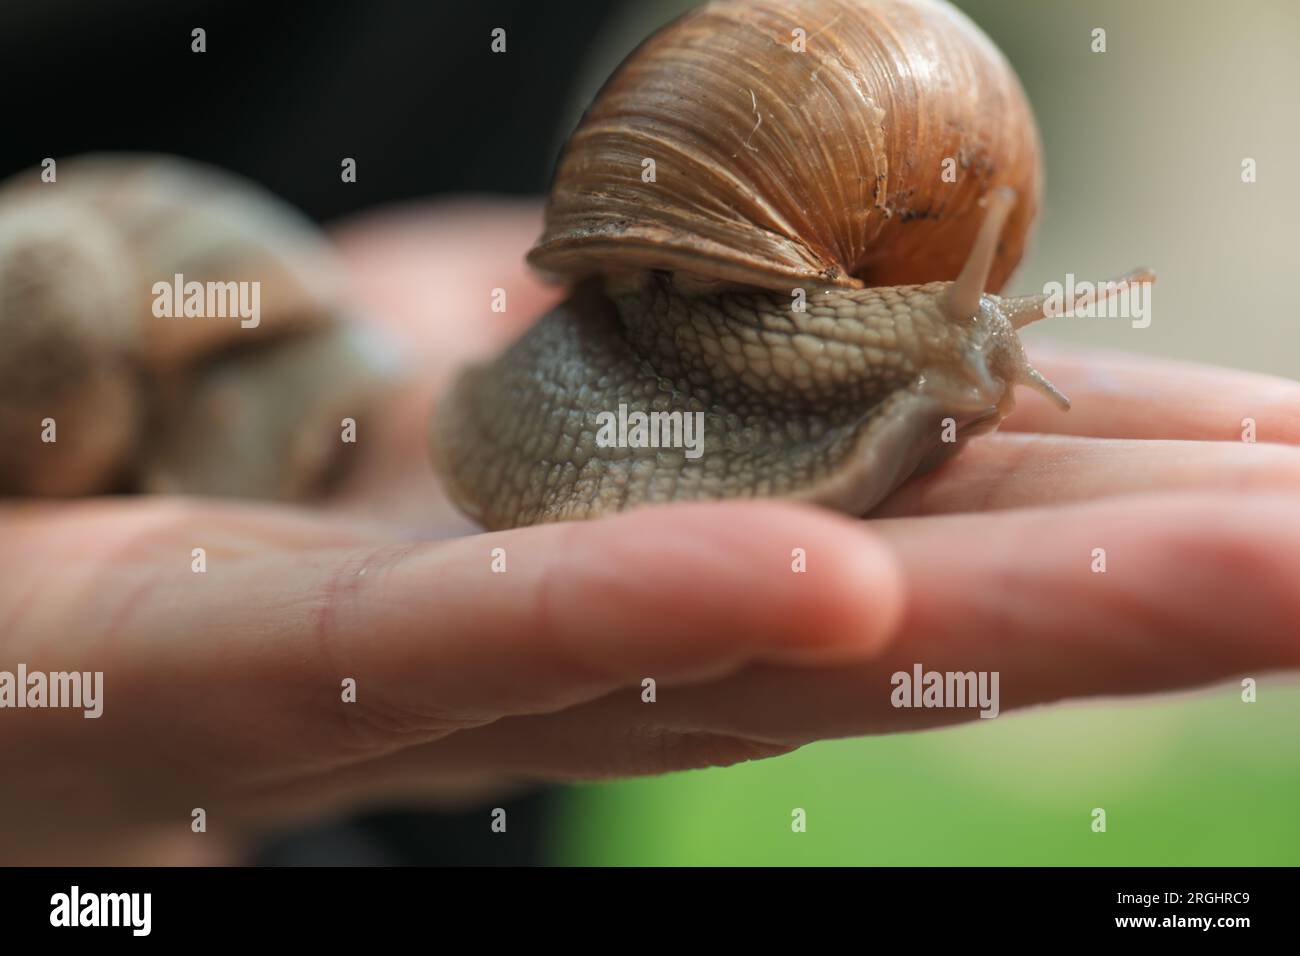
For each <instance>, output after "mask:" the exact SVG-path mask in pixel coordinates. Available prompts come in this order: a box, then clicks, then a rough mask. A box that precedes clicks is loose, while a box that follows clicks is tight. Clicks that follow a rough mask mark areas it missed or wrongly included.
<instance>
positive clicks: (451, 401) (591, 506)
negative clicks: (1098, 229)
mask: <svg viewBox="0 0 1300 956" xmlns="http://www.w3.org/2000/svg"><path fill="white" fill-rule="evenodd" d="M800 32H801V33H802V34H803V35H804V36H805V37H806V38H807V41H806V48H805V49H803V50H801V51H796V50H794V49H793V48H792V46H791V37H792V36H796V35H797V34H798V33H800ZM648 160H653V163H652V164H648ZM651 165H652V166H653V168H654V172H655V175H654V176H644V175H642V173H643V170H646V169H648V168H650V166H651ZM945 168H946V169H947V170H948V173H949V175H946V176H945V175H944V173H943V170H944V169H945ZM1041 188H1042V168H1041V160H1040V147H1039V140H1038V134H1037V130H1036V128H1035V124H1034V120H1033V115H1032V113H1031V112H1030V110H1029V106H1028V102H1027V101H1026V99H1025V96H1024V93H1023V91H1022V90H1021V88H1020V85H1019V82H1018V80H1017V79H1016V77H1015V74H1014V72H1013V71H1012V70H1011V68H1010V66H1009V65H1008V64H1007V63H1006V61H1005V60H1004V59H1003V57H1002V56H1001V54H1000V53H999V52H998V51H997V49H996V48H995V47H994V46H993V44H992V43H991V42H990V41H989V40H988V38H987V37H985V36H984V35H983V34H982V33H981V32H980V31H979V30H978V28H976V27H975V26H974V25H973V24H972V23H971V22H970V21H969V20H967V19H966V18H965V17H964V16H963V15H961V14H960V13H959V12H957V11H956V10H955V9H953V8H952V7H951V6H949V5H948V4H946V3H943V2H941V0H743V2H742V0H715V2H713V3H709V4H707V5H705V6H703V7H701V8H700V9H698V10H696V11H694V12H692V13H690V14H688V15H687V16H685V17H683V18H682V19H681V20H678V21H676V22H675V23H673V24H670V25H669V26H667V27H665V28H664V29H663V30H661V31H660V32H658V33H657V34H655V35H654V36H652V37H651V38H649V39H648V40H646V41H645V42H644V43H643V44H642V45H641V46H640V47H639V48H638V49H637V50H636V51H635V52H634V53H633V54H632V55H631V56H630V57H629V58H628V59H627V60H626V61H624V63H623V64H622V65H621V66H620V67H619V68H618V70H617V71H615V73H614V75H613V76H612V77H611V78H610V79H609V80H608V81H607V82H606V84H605V86H604V87H603V88H602V90H601V92H600V94H599V95H598V96H597V98H596V100H595V102H594V103H593V104H592V105H591V107H590V108H589V109H588V111H587V113H586V115H585V116H584V118H583V120H582V122H581V123H580V124H579V125H578V127H577V129H576V130H575V131H574V133H573V135H572V136H571V138H570V140H569V143H568V144H567V146H566V147H565V149H564V151H563V153H562V154H561V157H560V160H559V164H558V166H557V170H556V176H555V181H554V183H553V185H552V189H551V193H550V197H549V200H548V203H547V210H546V225H545V230H544V232H543V234H542V236H541V238H540V239H539V240H538V242H537V244H536V245H535V246H534V248H533V249H532V251H531V252H530V253H529V257H528V258H529V261H530V263H531V264H532V265H533V266H534V267H536V268H537V269H539V270H541V271H542V272H543V273H546V274H549V275H552V276H556V277H560V278H564V279H567V280H569V281H571V282H575V283H577V284H578V286H577V289H576V291H575V292H574V294H573V295H572V297H571V298H569V299H568V300H567V301H566V302H564V303H563V304H562V305H560V306H559V307H557V308H556V309H554V310H553V311H552V312H550V313H549V314H547V315H546V316H544V317H543V318H542V319H541V320H540V321H539V322H538V323H537V324H536V325H535V326H534V327H533V328H532V329H531V330H530V331H528V332H527V333H525V334H524V336H523V337H522V338H521V339H520V340H519V341H517V342H516V343H515V344H514V345H512V346H511V347H509V348H508V349H507V350H506V351H505V352H504V353H503V354H502V355H501V356H499V357H498V358H497V359H496V360H495V361H493V362H490V363H488V364H486V365H483V366H479V367H476V368H473V369H470V370H468V371H466V372H465V373H463V374H462V375H461V377H460V378H459V379H458V380H457V381H455V382H454V383H453V384H452V386H451V388H450V389H449V390H448V392H447V393H446V394H445V395H444V396H442V397H441V399H440V401H439V404H438V405H437V407H436V408H435V412H434V417H433V421H432V425H431V445H432V454H433V459H434V463H435V466H436V468H437V470H438V471H439V473H440V474H441V476H442V479H443V482H444V485H445V486H446V488H447V490H448V493H449V495H450V497H451V498H452V500H453V501H454V502H455V503H456V504H457V505H458V506H459V507H460V508H461V509H462V510H464V511H465V512H466V513H467V514H468V515H470V516H471V517H473V518H475V519H476V520H478V521H479V522H481V523H482V524H484V525H485V526H486V527H488V528H490V529H498V528H506V527H512V526H516V525H528V524H534V523H538V522H546V521H560V520H566V519H572V518H590V517H595V516H598V515H601V514H605V513H608V512H612V511H618V510H621V509H624V508H628V507H633V506H636V505H640V504H649V503H662V502H671V501H685V500H695V499H719V498H736V497H753V496H778V497H784V498H792V499H797V500H803V501H809V502H814V503H817V504H821V505H824V506H826V507H830V508H834V509H836V510H839V511H843V512H845V513H848V514H851V515H865V514H867V513H868V512H869V511H870V510H871V509H872V508H873V507H874V506H875V505H876V504H878V503H879V502H880V501H881V500H882V499H883V498H884V497H885V496H886V495H888V494H889V492H890V491H892V490H893V489H894V488H895V487H897V486H898V485H899V484H900V483H901V482H902V481H904V480H906V479H907V477H908V476H910V475H912V474H914V473H915V472H916V471H918V470H922V469H926V468H929V467H932V466H934V465H935V464H937V463H938V462H941V461H942V460H943V459H945V458H946V457H948V456H949V455H951V454H953V453H954V452H955V451H957V450H958V449H959V448H960V447H961V445H962V443H963V442H964V441H965V440H966V439H968V438H969V437H971V436H973V435H977V434H980V433H983V432H987V431H990V430H992V429H994V428H996V427H997V426H998V424H999V423H1000V422H1001V421H1002V419H1003V418H1004V417H1005V416H1006V415H1007V414H1008V413H1009V412H1010V411H1011V409H1012V407H1013V406H1014V397H1013V388H1014V386H1015V385H1017V384H1023V385H1028V386H1030V387H1033V388H1035V389H1037V390H1039V391H1041V392H1043V393H1045V394H1046V395H1048V396H1049V397H1050V398H1052V399H1053V400H1054V401H1056V402H1057V403H1058V404H1059V405H1060V406H1061V407H1062V408H1068V404H1069V403H1068V401H1067V400H1066V398H1065V396H1063V395H1061V394H1060V392H1058V391H1057V390H1056V389H1055V388H1053V387H1052V386H1051V385H1050V384H1049V383H1048V382H1047V381H1046V380H1045V379H1044V378H1043V377H1042V376H1041V375H1039V373H1038V372H1037V371H1035V370H1034V369H1033V368H1032V366H1030V364H1029V362H1028V360H1027V359H1026V358H1025V354H1024V351H1023V349H1022V348H1021V344H1020V340H1019V337H1018V335H1017V329H1019V328H1020V327H1022V326H1024V325H1026V324H1028V323H1029V322H1031V321H1033V320H1034V319H1036V318H1041V317H1043V315H1044V314H1045V305H1046V297H1044V296H1028V297H1019V298H1000V297H998V296H997V295H994V294H992V293H994V292H996V291H997V290H999V289H1000V288H1001V287H1002V285H1003V283H1004V282H1005V280H1006V278H1007V277H1008V275H1009V274H1010V272H1011V270H1012V269H1014V267H1015V266H1016V264H1017V263H1018V262H1019V260H1020V258H1021V255H1022V253H1023V250H1024V245H1025V242H1026V239H1027V236H1028V233H1029V230H1030V227H1031V225H1032V222H1033V219H1034V214H1035V212H1036V210H1037V206H1038V200H1039V194H1040V191H1041ZM1145 277H1146V274H1145V273H1134V274H1133V275H1132V276H1130V277H1129V278H1130V279H1131V280H1139V279H1143V278H1145ZM986 290H991V291H990V292H986ZM801 296H802V298H801ZM620 409H626V410H627V411H629V412H639V413H643V414H647V415H649V414H653V413H656V412H659V413H667V414H669V415H672V414H678V415H681V416H683V421H685V418H687V417H690V416H697V417H695V418H692V419H691V420H692V421H693V422H698V421H700V420H701V417H702V422H703V440H702V448H700V449H696V450H698V451H700V452H701V453H700V454H698V455H697V456H691V457H688V456H687V455H686V454H685V453H684V449H683V448H680V447H638V445H639V442H640V439H639V438H638V439H637V440H635V441H623V442H620V443H616V444H614V445H610V444H609V442H608V440H607V439H608V437H609V436H608V435H602V433H601V428H602V427H603V426H604V425H605V424H607V423H608V421H609V416H612V415H614V414H616V413H618V412H619V410H620ZM660 437H662V436H660ZM652 441H653V438H652ZM674 444H679V442H676V443H674ZM620 445H622V446H628V445H630V446H633V447H620Z"/></svg>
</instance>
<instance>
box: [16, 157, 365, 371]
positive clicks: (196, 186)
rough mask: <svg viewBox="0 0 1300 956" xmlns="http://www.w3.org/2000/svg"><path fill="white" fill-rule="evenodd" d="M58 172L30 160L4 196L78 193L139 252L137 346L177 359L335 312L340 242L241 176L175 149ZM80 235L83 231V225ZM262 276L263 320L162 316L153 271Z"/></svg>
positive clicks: (167, 361) (56, 197) (134, 285)
mask: <svg viewBox="0 0 1300 956" xmlns="http://www.w3.org/2000/svg"><path fill="white" fill-rule="evenodd" d="M57 168H58V180H57V182H55V183H42V182H41V181H40V178H39V170H29V171H27V172H25V173H22V174H19V175H18V176H15V177H13V178H12V179H10V180H9V181H8V182H7V183H6V184H5V185H4V186H3V188H0V208H3V206H4V205H6V204H8V203H10V202H12V201H15V200H16V199H18V198H20V197H23V198H25V199H26V200H27V201H34V202H36V201H39V202H47V201H49V202H55V201H57V202H63V203H74V202H76V203H81V204H82V205H83V207H84V208H85V210H86V213H85V214H86V215H88V216H89V215H95V214H98V215H99V216H101V217H102V218H103V221H104V223H105V224H106V228H109V229H111V230H112V231H113V232H114V233H115V234H116V235H117V236H118V237H119V238H120V241H121V242H122V243H123V244H124V245H125V246H126V248H127V249H128V250H129V252H130V261H131V268H130V270H129V272H128V273H127V274H128V275H129V277H130V278H129V281H130V288H131V297H130V306H131V308H132V314H133V316H134V319H135V322H136V330H135V332H134V343H133V345H134V347H135V348H137V349H138V350H139V351H140V354H141V357H142V358H143V360H144V361H145V362H146V363H147V364H149V365H150V366H153V367H155V368H158V369H163V370H166V369H171V368H175V367H176V366H178V365H181V364H184V363H187V362H190V361H192V360H194V359H195V357H197V356H201V355H203V354H204V353H208V352H211V351H213V350H215V349H218V348H222V347H225V346H228V345H248V344H251V343H256V342H259V341H265V340H269V339H271V338H274V337H277V336H279V335H281V334H284V333H286V332H292V331H296V330H301V329H305V328H315V327H320V326H322V325H324V324H327V323H328V321H329V320H330V318H331V312H332V311H333V310H335V309H336V308H337V307H338V306H339V303H340V300H341V298H342V292H343V290H342V287H341V282H340V275H341V272H342V270H341V269H339V268H338V266H337V264H336V262H335V260H334V256H333V253H332V251H331V250H330V248H329V246H328V245H327V243H326V242H325V241H324V240H323V238H322V237H321V235H320V232H319V230H318V229H317V228H316V226H315V225H314V224H313V223H312V222H311V221H310V220H308V219H307V218H306V217H305V216H303V215H302V214H301V213H299V212H298V211H297V210H296V209H294V208H293V207H292V206H290V205H288V204H287V203H285V202H284V201H282V200H280V199H278V198H276V197H275V196H274V195H272V194H271V193H269V192H267V191H266V190H264V189H262V188H261V187H260V186H257V185H256V184H255V183H252V182H250V181H249V180H246V179H244V178H242V177H240V176H236V175H233V174H231V173H228V172H225V171H223V170H219V169H216V168H214V167H212V166H207V165H205V164H202V163H195V162H190V161H188V160H183V159H178V158H176V157H171V156H159V155H152V154H135V153H98V154H91V155H87V156H77V157H72V158H69V159H61V160H59V162H58V167H57ZM74 238H75V237H74ZM177 274H181V275H183V276H184V277H185V281H186V282H201V283H206V282H210V281H212V282H243V281H247V282H253V281H256V282H260V283H261V314H262V321H261V324H260V325H259V326H258V327H257V328H248V329H244V328H241V327H240V325H239V323H238V322H229V321H224V320H214V321H206V320H194V319H189V320H185V319H170V318H158V317H156V316H155V315H154V314H153V301H154V292H153V286H154V283H156V282H166V283H168V284H171V283H172V281H173V277H174V276H175V275H177Z"/></svg>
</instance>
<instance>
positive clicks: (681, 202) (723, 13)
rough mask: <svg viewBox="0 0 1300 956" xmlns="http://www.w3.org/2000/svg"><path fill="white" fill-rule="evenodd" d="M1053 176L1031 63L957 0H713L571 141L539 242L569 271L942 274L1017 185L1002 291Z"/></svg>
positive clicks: (881, 281)
mask: <svg viewBox="0 0 1300 956" xmlns="http://www.w3.org/2000/svg"><path fill="white" fill-rule="evenodd" d="M797 31H803V33H802V36H803V37H804V38H805V39H804V41H803V42H804V52H796V50H795V46H797V45H798V41H799V38H800V34H799V33H798V32H797ZM645 159H653V160H654V161H655V177H654V179H655V181H653V182H646V181H644V180H643V178H642V171H643V161H644V160H645ZM945 161H947V162H945ZM945 170H947V171H949V172H950V173H955V181H945V177H944V176H943V175H942V174H943V172H944V171H945ZM948 178H952V177H951V176H949V177H948ZM1042 181H1043V173H1042V163H1041V157H1040V145H1039V139H1038V133H1037V130H1036V128H1035V124H1034V119H1033V114H1032V112H1031V111H1030V108H1029V104H1028V102H1027V101H1026V98H1025V94H1024V91H1023V90H1022V88H1021V86H1020V83H1019V81H1018V80H1017V78H1016V75H1015V72H1014V71H1013V70H1012V69H1011V67H1010V66H1009V64H1008V63H1007V62H1006V60H1005V59H1004V58H1003V56H1002V54H1001V53H1000V52H999V51H998V49H997V48H996V47H995V46H994V45H993V43H992V42H991V41H990V40H989V39H988V38H987V37H986V36H985V35H984V34H983V33H982V32H981V31H980V30H979V29H978V28H977V27H976V26H975V25H974V24H973V23H971V22H970V21H969V20H968V19H967V18H966V17H965V16H964V15H963V14H962V13H960V12H959V11H957V10H956V9H954V8H953V7H951V6H950V5H948V4H947V3H944V2H939V0H716V2H713V3H709V4H708V5H706V6H704V7H702V8H700V9H698V10H696V11H694V12H692V13H690V14H687V15H686V16H685V17H683V18H682V19H681V20H679V21H677V22H676V23H675V24H673V25H671V26H669V27H668V28H666V29H663V30H661V31H659V32H658V33H656V34H655V35H654V36H652V37H651V38H650V39H649V40H647V41H646V42H645V43H644V44H642V46H641V47H640V48H639V49H637V50H636V51H635V52H634V53H633V54H632V55H631V56H630V57H629V58H628V59H627V60H626V61H625V62H624V63H623V65H622V66H621V67H620V69H619V70H618V71H617V72H616V73H615V74H614V75H613V76H612V77H611V78H610V79H609V81H608V82H607V83H606V84H605V86H604V88H603V89H602V90H601V92H600V94H599V95H598V96H597V97H596V100H595V102H594V103H593V104H592V106H591V108H590V109H589V110H588V111H587V114H586V115H585V116H584V118H583V120H582V122H581V123H580V124H579V125H578V127H577V129H576V130H575V131H574V133H573V135H572V137H571V138H570V140H569V143H568V145H567V146H566V148H565V150H564V152H563V154H562V155H561V158H560V162H559V164H558V167H557V170H556V175H555V180H554V183H553V186H552V189H551V194H550V200H549V204H548V207H547V214H546V228H545V232H544V233H543V235H542V237H541V238H540V239H539V240H538V242H537V245H536V246H535V247H534V249H533V251H532V252H531V253H530V257H529V258H530V261H531V262H532V263H533V264H534V265H535V266H536V267H538V268H539V269H541V270H542V271H544V272H548V273H551V274H555V275H559V276H563V277H566V278H577V277H581V276H584V275H590V274H596V273H610V272H614V271H618V270H622V269H630V270H640V269H664V270H670V271H676V272H687V273H691V274H693V275H696V276H700V277H703V278H706V279H716V280H722V281H725V282H734V283H740V284H744V285H751V286H757V287H760V288H768V289H784V288H789V287H791V286H793V285H798V284H799V283H800V282H821V283H823V284H829V285H834V286H841V287H860V286H877V285H901V284H909V283H921V282H929V281H935V280H946V279H952V278H954V277H955V276H956V275H957V273H958V272H959V271H960V269H961V266H962V263H963V262H964V261H965V259H966V257H967V255H968V254H969V252H970V249H971V246H972V243H973V242H974V238H975V233H976V231H977V230H978V228H979V225H980V222H981V221H982V219H983V212H982V210H981V208H980V205H979V201H980V199H981V197H983V196H985V195H986V194H988V193H989V192H990V191H991V190H993V189H995V188H997V187H999V186H1010V187H1012V188H1013V189H1015V190H1016V193H1017V194H1018V196H1019V197H1020V202H1019V203H1018V205H1017V207H1016V210H1015V212H1014V214H1013V216H1012V218H1011V220H1010V222H1009V223H1008V224H1007V227H1006V230H1005V232H1004V233H1003V238H1002V241H1001V243H1000V246H999V249H998V253H997V256H996V259H995V262H994V264H993V268H992V271H991V274H990V280H989V287H988V288H989V290H990V291H997V290H998V289H1000V288H1001V286H1002V285H1003V284H1004V283H1005V281H1006V279H1007V278H1008V276H1009V275H1010V274H1011V271H1012V270H1013V269H1014V268H1015V266H1016V264H1017V263H1018V262H1019V261H1020V258H1021V256H1022V254H1023V251H1024V246H1025V242H1026V239H1027V235H1028V232H1029V229H1030V226H1031V224H1032V222H1033V219H1034V215H1035V213H1036V211H1037V207H1038V202H1039V196H1040V195H1041V191H1042Z"/></svg>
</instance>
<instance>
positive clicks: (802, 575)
mask: <svg viewBox="0 0 1300 956" xmlns="http://www.w3.org/2000/svg"><path fill="white" fill-rule="evenodd" d="M589 528H590V530H589V531H587V532H585V533H584V535H583V536H584V537H585V538H587V544H588V547H587V548H585V549H584V554H585V558H584V559H583V562H582V563H580V564H579V565H576V566H572V567H570V569H569V571H568V572H567V573H566V575H565V577H566V579H567V580H568V582H569V584H570V586H572V587H573V588H575V589H579V588H580V589H583V590H585V591H586V592H587V597H588V599H589V603H590V599H591V598H592V597H593V596H594V595H596V594H599V595H600V596H601V599H600V601H599V602H598V604H597V606H595V607H591V608H589V610H590V611H591V613H593V614H595V615H596V617H597V618H603V619H604V620H605V622H606V623H607V624H608V625H609V626H614V625H615V622H616V621H621V623H622V624H623V626H633V627H635V626H637V622H645V621H653V622H655V624H654V626H655V627H656V628H658V630H659V634H660V645H659V647H658V648H657V650H659V651H663V650H664V646H665V644H667V643H670V642H674V641H680V642H682V643H683V644H684V645H687V646H686V647H685V648H684V650H686V651H688V652H689V651H690V650H691V649H692V648H691V647H690V645H695V647H694V649H695V650H697V651H698V650H702V649H703V648H700V647H699V643H700V642H701V641H707V642H713V643H714V644H715V645H716V646H715V647H714V648H713V650H714V651H715V652H719V653H729V654H730V655H731V656H733V657H742V658H751V659H762V660H779V661H782V662H794V663H802V662H806V663H819V662H830V661H834V660H840V659H844V658H854V657H864V656H871V655H872V654H874V653H876V652H878V651H879V650H880V649H881V648H882V647H883V646H884V645H885V644H886V643H887V642H888V641H889V640H890V637H891V636H892V634H893V633H894V632H895V629H896V626H897V624H898V622H899V621H900V620H901V618H902V615H903V610H904V604H905V602H904V600H903V576H902V571H901V568H900V566H899V564H898V562H897V561H896V559H895V557H894V555H893V553H892V551H891V550H890V549H889V547H888V546H887V545H886V544H885V543H884V542H883V541H882V540H881V539H880V538H878V537H877V536H876V535H874V534H872V533H871V532H870V531H869V530H868V529H867V527H866V526H865V525H864V524H863V523H862V522H860V521H855V520H851V519H848V518H845V517H842V516H838V515H835V514H832V513H830V512H827V511H823V510H820V509H816V508H813V507H810V506H806V505H799V504H794V503H788V502H779V501H752V502H707V503H698V504H697V503H690V504H675V505H672V506H667V507H649V508H642V509H636V510H633V511H630V512H628V513H626V514H623V515H618V516H614V517H612V518H608V519H603V520H602V521H600V522H596V523H593V524H592V525H590V526H589ZM580 582H581V583H580ZM571 597H572V598H573V599H577V598H578V595H577V594H572V595H571ZM589 619H590V618H589Z"/></svg>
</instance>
